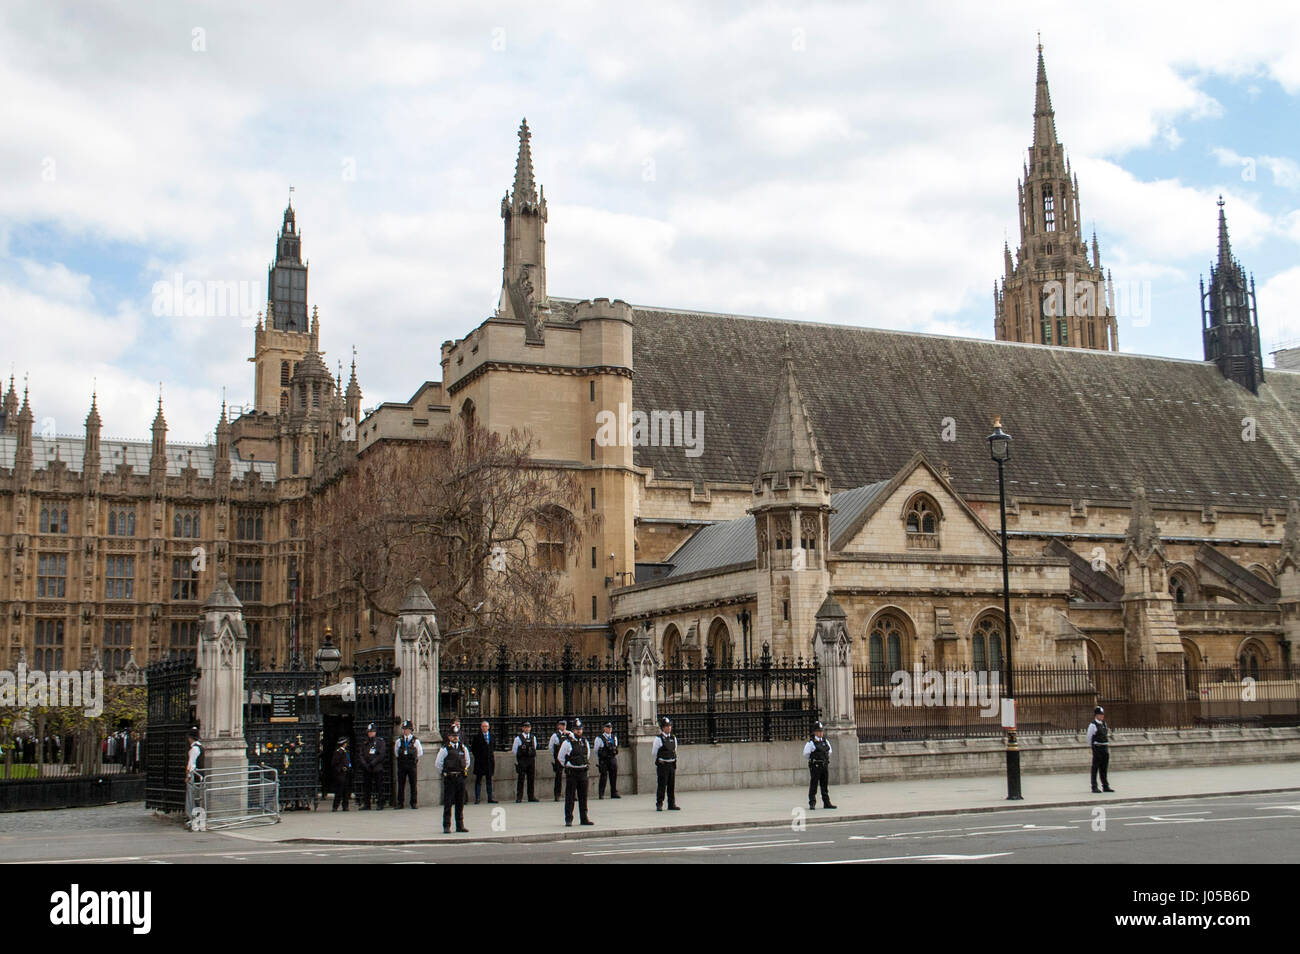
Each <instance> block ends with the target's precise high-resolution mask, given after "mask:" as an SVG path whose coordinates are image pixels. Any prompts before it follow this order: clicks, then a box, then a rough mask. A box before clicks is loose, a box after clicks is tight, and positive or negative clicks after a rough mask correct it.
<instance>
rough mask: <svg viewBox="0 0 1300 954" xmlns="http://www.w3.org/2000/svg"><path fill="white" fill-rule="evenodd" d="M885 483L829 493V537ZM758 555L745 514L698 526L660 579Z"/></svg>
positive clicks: (750, 522)
mask: <svg viewBox="0 0 1300 954" xmlns="http://www.w3.org/2000/svg"><path fill="white" fill-rule="evenodd" d="M888 483H889V481H887V480H881V481H877V482H876V483H874V484H869V485H868V486H865V487H855V488H853V489H852V490H845V491H842V492H841V493H838V494H832V495H831V506H832V507H833V508H835V512H834V513H832V514H831V530H830V532H831V539H832V540H834V539H835V538H836V536H838V535H839V534H840V533H842V532H843V531H844V529H845V528H846V527H848V526H849V525H851V524H852V523H853V521H855V520H856V519H857V518H858V517H859V516H860V515H861V514H862V511H864V510H865V509H866V508H867V507H868V506H869V505H870V504H871V502H872V501H873V500H875V498H876V496H877V495H878V494H879V493H880V492H881V491H882V490H884V489H885V486H886V485H887V484H888ZM757 557H758V543H757V541H756V540H755V537H754V518H753V517H752V516H748V515H746V516H744V517H738V518H737V519H735V520H725V521H723V522H722V523H713V524H709V525H708V526H706V527H701V528H700V529H699V530H698V531H696V533H695V534H694V535H693V536H692V537H691V538H690V539H689V540H687V541H686V542H685V543H683V544H682V545H681V546H679V547H678V548H677V549H676V550H675V551H674V552H673V553H672V555H671V556H669V557H668V558H667V559H666V560H665V561H664V562H665V563H671V564H672V565H673V568H672V570H671V571H670V572H669V573H668V574H667V576H665V577H661V579H676V578H677V577H682V576H685V575H687V574H688V573H699V572H700V571H702V570H718V569H721V568H722V567H725V566H735V565H736V564H738V563H739V564H744V563H753V562H754V560H755V559H757Z"/></svg>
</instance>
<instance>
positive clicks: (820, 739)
mask: <svg viewBox="0 0 1300 954" xmlns="http://www.w3.org/2000/svg"><path fill="white" fill-rule="evenodd" d="M803 757H804V758H806V759H807V760H808V809H809V810H810V811H814V810H816V808H817V787H818V786H819V785H820V786H821V790H822V808H834V807H835V806H834V805H832V804H831V795H830V792H829V791H828V787H829V784H830V779H831V743H830V740H828V739H827V738H826V727H825V726H824V725H822V724H821V723H820V722H814V723H813V736H812V738H811V739H809V740H808V744H807V745H805V746H804V747H803Z"/></svg>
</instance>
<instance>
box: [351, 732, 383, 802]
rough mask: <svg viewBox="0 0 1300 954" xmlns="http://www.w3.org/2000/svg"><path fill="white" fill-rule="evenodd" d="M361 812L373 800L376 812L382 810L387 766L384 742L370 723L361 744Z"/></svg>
mask: <svg viewBox="0 0 1300 954" xmlns="http://www.w3.org/2000/svg"><path fill="white" fill-rule="evenodd" d="M360 756H361V797H360V798H359V799H358V801H359V802H361V811H363V812H365V811H369V810H370V801H371V799H372V798H373V799H374V802H375V808H376V809H377V810H378V811H381V812H382V811H383V810H384V776H385V775H386V774H387V772H386V771H385V769H387V767H388V765H387V762H388V751H387V750H386V749H385V748H384V740H383V739H381V738H380V737H379V735H378V734H377V733H376V731H375V724H374V723H373V722H371V723H370V724H369V725H367V726H366V740H365V741H364V742H362V743H361V752H360Z"/></svg>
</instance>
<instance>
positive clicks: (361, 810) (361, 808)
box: [357, 805, 370, 812]
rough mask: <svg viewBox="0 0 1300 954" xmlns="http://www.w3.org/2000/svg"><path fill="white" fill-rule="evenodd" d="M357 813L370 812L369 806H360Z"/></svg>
mask: <svg viewBox="0 0 1300 954" xmlns="http://www.w3.org/2000/svg"><path fill="white" fill-rule="evenodd" d="M357 811H359V812H368V811H370V806H369V805H362V806H361V807H360V808H358V809H357Z"/></svg>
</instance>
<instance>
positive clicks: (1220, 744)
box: [859, 728, 1300, 792]
mask: <svg viewBox="0 0 1300 954" xmlns="http://www.w3.org/2000/svg"><path fill="white" fill-rule="evenodd" d="M1110 749H1111V755H1110V774H1111V783H1112V784H1113V785H1114V786H1115V788H1117V789H1118V790H1120V791H1121V792H1122V791H1123V790H1124V783H1123V776H1124V772H1125V771H1126V770H1133V769H1152V768H1181V767H1190V766H1198V765H1230V764H1235V763H1238V762H1293V761H1300V728H1274V729H1183V730H1179V729H1162V730H1153V731H1150V732H1124V731H1120V732H1119V733H1115V734H1113V735H1112V741H1111V747H1110ZM859 752H860V754H861V757H862V781H864V782H880V781H888V780H892V779H912V778H953V777H957V776H968V775H996V774H998V773H999V772H1003V771H1005V770H1006V752H1005V749H1004V748H1003V743H1002V740H1001V739H969V740H966V739H951V740H942V741H931V742H884V743H864V744H862V745H861V746H859ZM1091 764H1092V754H1091V751H1090V750H1089V748H1088V745H1087V742H1086V740H1085V737H1084V735H1083V734H1082V733H1080V734H1079V735H1066V736H1055V737H1039V738H1034V737H1032V736H1031V737H1028V738H1026V737H1024V736H1022V737H1021V739H1020V766H1021V771H1022V773H1023V775H1024V777H1025V778H1026V779H1028V777H1029V776H1032V775H1041V774H1045V773H1048V772H1078V773H1080V774H1081V775H1086V774H1087V773H1088V769H1089V767H1090V766H1091Z"/></svg>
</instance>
